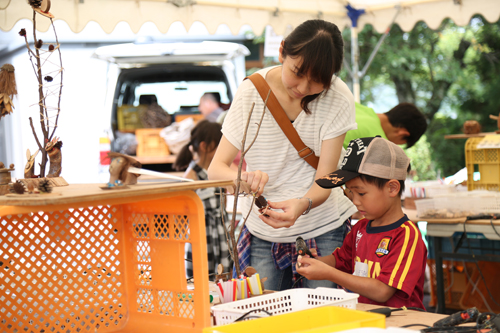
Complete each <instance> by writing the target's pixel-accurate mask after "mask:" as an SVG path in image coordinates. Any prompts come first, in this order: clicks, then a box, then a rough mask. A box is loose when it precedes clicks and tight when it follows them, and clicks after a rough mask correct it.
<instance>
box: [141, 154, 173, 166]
mask: <svg viewBox="0 0 500 333" xmlns="http://www.w3.org/2000/svg"><path fill="white" fill-rule="evenodd" d="M131 157H133V158H135V159H136V160H138V161H139V162H141V164H172V163H174V162H175V160H176V158H177V155H164V156H131Z"/></svg>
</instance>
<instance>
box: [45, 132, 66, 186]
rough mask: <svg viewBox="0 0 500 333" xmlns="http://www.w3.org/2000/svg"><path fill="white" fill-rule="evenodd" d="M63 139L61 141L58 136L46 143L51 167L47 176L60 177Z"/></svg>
mask: <svg viewBox="0 0 500 333" xmlns="http://www.w3.org/2000/svg"><path fill="white" fill-rule="evenodd" d="M61 147H62V141H59V138H58V137H55V138H53V139H52V141H50V142H47V144H46V145H45V151H46V152H47V154H48V155H49V161H50V167H49V174H48V175H47V177H49V178H52V177H59V175H60V174H61V171H62V167H61V163H62V155H61Z"/></svg>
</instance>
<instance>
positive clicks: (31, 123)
mask: <svg viewBox="0 0 500 333" xmlns="http://www.w3.org/2000/svg"><path fill="white" fill-rule="evenodd" d="M29 119H30V126H31V130H32V131H33V136H34V137H35V140H36V144H37V145H38V148H39V149H40V150H42V145H41V144H40V140H38V136H37V135H36V132H35V127H34V126H33V119H31V117H30V118H29Z"/></svg>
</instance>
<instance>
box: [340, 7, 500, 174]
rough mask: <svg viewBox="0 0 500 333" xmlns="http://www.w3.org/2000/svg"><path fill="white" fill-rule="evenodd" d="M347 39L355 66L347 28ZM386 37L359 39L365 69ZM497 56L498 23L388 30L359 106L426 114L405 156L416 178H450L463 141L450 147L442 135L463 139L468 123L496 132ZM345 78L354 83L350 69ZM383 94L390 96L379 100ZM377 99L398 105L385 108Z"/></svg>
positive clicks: (461, 163)
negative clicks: (400, 106)
mask: <svg viewBox="0 0 500 333" xmlns="http://www.w3.org/2000/svg"><path fill="white" fill-rule="evenodd" d="M343 36H344V40H345V43H346V46H347V47H346V48H345V56H346V59H350V57H351V50H350V47H349V45H350V36H351V35H350V31H349V29H345V30H344V31H343ZM381 36H382V35H381V34H378V33H377V32H375V31H374V30H373V28H372V27H371V26H365V28H364V29H363V30H362V31H361V32H360V33H359V35H358V39H359V51H360V52H359V53H360V68H362V67H363V66H364V64H365V63H366V61H367V60H368V57H369V56H370V53H371V52H372V50H373V49H374V48H375V45H376V43H377V42H378V40H379V38H380V37H381ZM499 56H500V21H498V22H494V23H489V22H487V21H486V20H484V18H483V17H481V16H475V17H473V18H472V20H471V21H470V24H469V25H467V26H465V27H458V26H456V25H455V24H454V23H453V22H452V21H451V20H448V19H447V20H444V21H443V22H442V24H441V26H440V27H439V29H437V30H432V29H430V28H429V27H427V25H426V24H425V23H424V22H418V23H417V24H416V25H415V27H414V28H413V30H412V31H409V32H404V31H402V30H401V29H400V28H399V26H397V25H394V26H392V27H391V29H390V32H389V34H388V36H387V38H386V39H385V41H384V42H383V43H382V46H381V48H380V49H379V52H378V54H377V55H376V57H375V58H374V60H373V63H372V64H371V66H370V67H369V69H368V70H367V73H366V75H365V76H364V77H363V78H362V80H361V103H362V104H365V105H369V106H370V105H377V104H378V105H382V106H383V107H384V106H386V107H387V109H386V110H380V109H376V110H375V111H376V112H385V111H388V110H389V108H391V107H392V106H394V105H395V104H396V103H401V102H411V103H414V104H415V105H417V107H419V109H420V110H421V111H422V112H423V113H424V114H425V115H426V117H427V119H428V123H429V127H428V129H427V132H426V135H425V138H423V139H421V140H420V141H419V142H418V143H417V144H416V145H415V146H414V147H412V148H410V149H408V150H407V153H408V155H410V157H412V168H413V169H414V170H416V171H417V177H416V178H417V179H420V180H425V179H433V178H435V177H437V176H441V177H443V176H449V175H452V174H454V173H456V172H457V171H459V170H460V169H462V168H463V167H465V152H464V145H465V141H466V139H454V140H445V139H444V136H445V135H446V134H457V133H462V127H463V123H464V122H465V121H466V120H477V121H478V122H479V123H480V124H481V125H482V129H483V132H492V131H495V130H497V129H498V128H497V124H496V121H493V120H491V119H489V115H490V114H493V115H498V114H499V112H500V77H499V74H500V73H499V65H500V64H499ZM341 77H342V78H343V79H344V80H345V81H346V82H348V83H349V82H350V81H351V79H350V77H349V75H348V73H347V71H346V70H345V69H344V70H343V72H342V73H341ZM351 84H352V83H351ZM381 87H386V88H389V90H390V93H385V94H382V95H381V94H380V92H381V91H382V90H381ZM387 95H389V96H387ZM394 97H395V98H394ZM380 99H384V100H386V101H387V100H392V101H393V104H390V105H385V104H384V103H383V102H382V103H381V102H380ZM386 104H387V103H386Z"/></svg>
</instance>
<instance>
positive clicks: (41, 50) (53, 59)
mask: <svg viewBox="0 0 500 333" xmlns="http://www.w3.org/2000/svg"><path fill="white" fill-rule="evenodd" d="M27 2H28V4H29V5H30V6H31V7H32V9H33V36H32V37H33V44H30V42H29V41H28V33H27V32H26V29H21V31H19V35H20V36H21V37H23V38H24V40H25V43H26V48H27V50H28V55H29V59H30V62H31V65H32V67H33V68H34V70H35V75H36V78H37V81H38V102H37V103H36V104H34V105H35V106H36V107H37V109H38V115H39V116H38V118H39V123H40V127H41V131H42V136H43V137H42V136H40V137H39V133H37V131H36V130H35V126H34V123H33V119H32V118H31V117H30V118H29V122H30V126H31V130H32V132H33V135H34V137H35V141H36V143H37V145H38V150H37V152H38V151H39V152H40V155H41V158H42V161H41V163H39V165H40V172H39V175H40V176H39V177H40V178H43V177H45V174H46V166H47V162H48V161H49V158H50V170H49V175H48V177H51V178H60V173H61V169H62V168H61V146H62V142H61V141H59V138H57V137H55V136H54V135H55V131H56V129H57V126H58V125H57V124H58V121H59V114H60V112H61V93H62V87H63V67H62V57H61V49H60V44H59V41H58V38H57V33H56V29H55V27H54V22H53V20H52V19H53V18H54V15H52V14H51V13H50V12H49V10H50V8H51V3H50V0H27ZM38 14H40V15H42V16H43V18H49V19H50V23H51V26H52V28H53V31H54V36H55V43H50V42H47V41H43V40H41V39H39V38H37V35H36V34H37V30H36V26H37V18H38V17H39V16H38ZM33 158H34V157H33ZM27 159H28V161H27V164H29V168H28V169H27V170H25V171H26V176H28V178H30V177H31V178H32V177H33V176H34V174H35V171H34V168H33V166H34V165H36V164H35V163H34V161H32V157H31V155H30V157H28V156H27ZM51 184H52V185H55V186H58V185H59V186H61V185H67V183H66V182H65V181H64V179H62V178H61V179H60V180H58V179H54V180H53V181H51Z"/></svg>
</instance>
